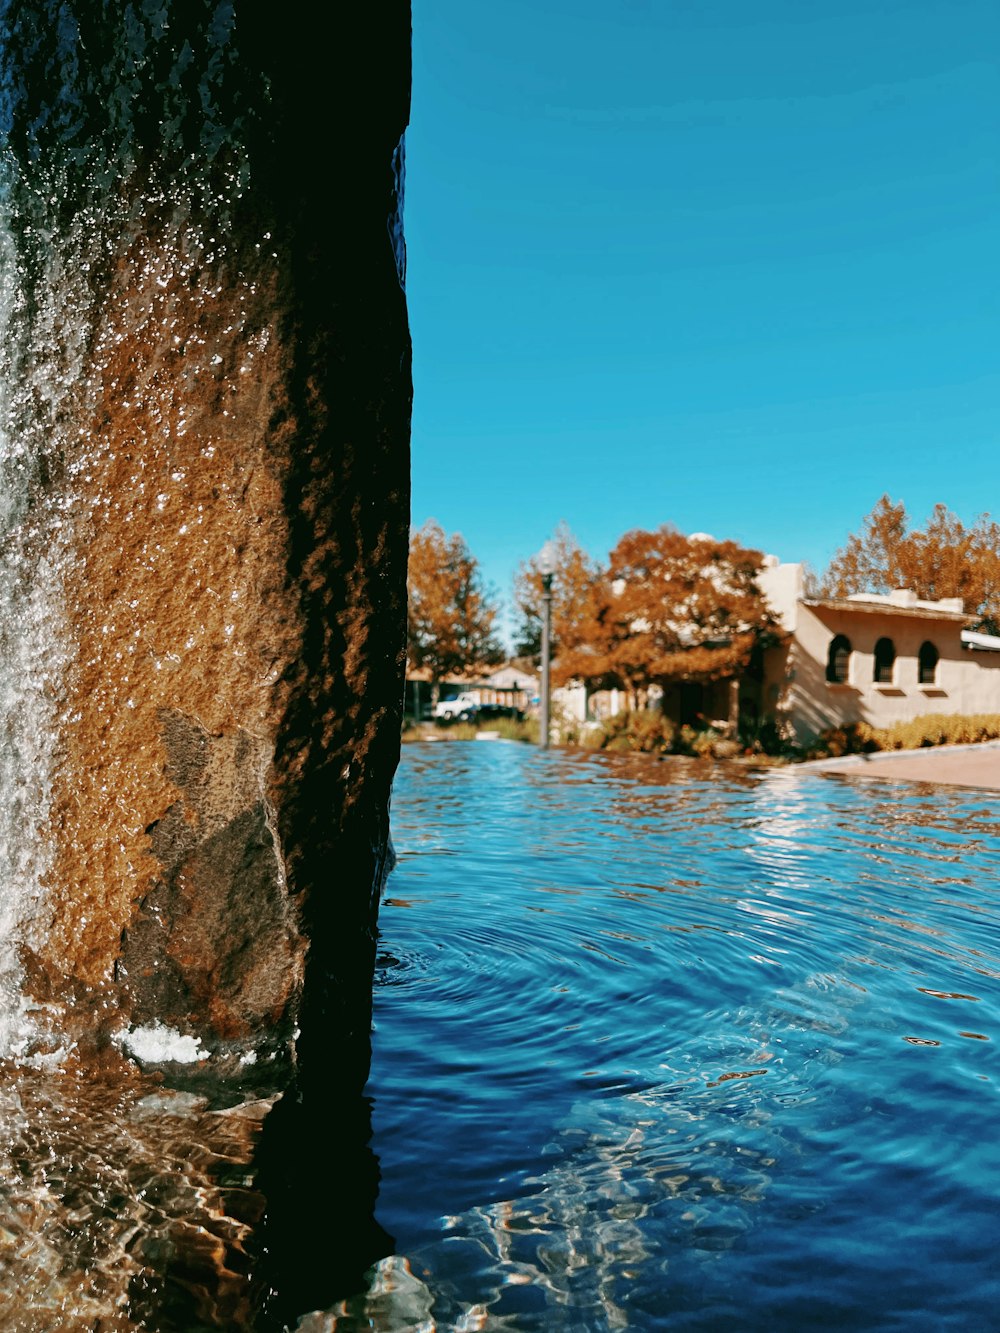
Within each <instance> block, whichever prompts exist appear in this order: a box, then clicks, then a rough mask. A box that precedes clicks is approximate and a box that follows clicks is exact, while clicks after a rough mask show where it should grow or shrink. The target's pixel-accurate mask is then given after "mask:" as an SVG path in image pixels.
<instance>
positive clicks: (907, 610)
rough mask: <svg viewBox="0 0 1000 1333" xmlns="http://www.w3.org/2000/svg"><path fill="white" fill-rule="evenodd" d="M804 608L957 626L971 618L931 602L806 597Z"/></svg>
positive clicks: (966, 622) (962, 612)
mask: <svg viewBox="0 0 1000 1333" xmlns="http://www.w3.org/2000/svg"><path fill="white" fill-rule="evenodd" d="M802 605H803V606H814V607H820V608H822V609H823V610H826V611H860V612H861V613H862V615H874V614H876V613H878V614H879V615H883V616H908V617H910V618H911V619H916V620H951V621H954V622H956V623H957V624H961V625H964V624H968V622H969V620H970V619H971V616H967V615H966V614H965V612H964V611H945V610H939V609H936V608H935V607H934V606H933V605H931V604H930V603H929V602H923V603H921V602H917V603H916V604H913V605H910V606H907V605H905V603H902V602H890V601H888V600H886V601H877V602H876V601H869V600H868V599H867V598H861V597H857V598H855V597H805V598H803V600H802Z"/></svg>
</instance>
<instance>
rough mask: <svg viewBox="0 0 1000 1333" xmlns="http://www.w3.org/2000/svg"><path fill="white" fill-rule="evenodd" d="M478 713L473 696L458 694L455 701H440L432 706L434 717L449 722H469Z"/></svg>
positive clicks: (477, 704)
mask: <svg viewBox="0 0 1000 1333" xmlns="http://www.w3.org/2000/svg"><path fill="white" fill-rule="evenodd" d="M478 712H479V703H478V701H477V699H476V696H475V695H474V694H460V695H459V696H458V698H457V699H440V700H439V701H438V702H437V703H436V704H435V705H434V716H435V717H436V718H439V719H442V720H447V721H451V722H455V721H459V722H471V721H472V719H473V718H474V717H475V716H476V714H477V713H478Z"/></svg>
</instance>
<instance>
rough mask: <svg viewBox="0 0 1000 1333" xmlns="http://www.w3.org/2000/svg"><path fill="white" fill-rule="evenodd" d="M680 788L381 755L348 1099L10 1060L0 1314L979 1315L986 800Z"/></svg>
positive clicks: (443, 1322) (101, 1321)
mask: <svg viewBox="0 0 1000 1333" xmlns="http://www.w3.org/2000/svg"><path fill="white" fill-rule="evenodd" d="M660 773H663V774H664V778H665V780H664V781H663V782H662V783H661V784H659V783H658V776H659V774H660ZM668 778H669V766H666V765H658V766H657V765H651V764H647V765H646V766H645V767H644V768H641V767H639V766H637V765H635V764H633V763H631V762H629V763H624V764H622V765H621V766H620V767H618V766H616V764H615V763H613V762H612V763H607V762H604V761H598V762H593V763H591V762H588V761H585V760H581V759H580V758H578V757H576V756H571V757H566V756H562V755H559V754H555V753H554V754H550V755H548V756H543V755H540V754H538V753H536V752H533V751H530V750H527V749H522V748H520V747H516V746H502V745H496V746H461V745H458V744H455V745H449V746H439V747H434V749H433V750H431V748H430V747H428V749H427V750H426V751H419V750H409V751H408V752H407V754H406V757H405V761H404V767H403V770H402V772H401V776H400V780H399V784H398V788H397V792H396V798H395V822H396V838H397V843H398V850H399V855H400V860H399V865H398V868H397V870H396V871H395V872H394V875H393V877H392V879H391V881H390V891H389V894H388V895H387V897H386V899H385V901H384V902H383V905H382V939H381V948H380V953H379V958H378V967H377V988H376V1004H375V1028H374V1036H373V1044H374V1064H373V1071H372V1078H371V1080H370V1083H369V1088H368V1095H367V1097H360V1096H357V1095H352V1094H351V1093H350V1091H349V1089H347V1088H346V1087H339V1086H338V1081H337V1079H338V1068H339V1067H338V1066H337V1064H336V1063H332V1064H330V1065H328V1066H327V1067H326V1069H325V1070H324V1071H323V1074H324V1077H325V1079H326V1090H325V1092H324V1093H323V1094H322V1095H318V1094H315V1095H311V1096H310V1097H308V1098H306V1099H305V1100H304V1101H300V1100H299V1099H297V1098H296V1097H295V1096H291V1097H288V1098H286V1099H285V1100H284V1101H283V1102H281V1103H280V1104H279V1105H278V1106H277V1107H276V1108H275V1109H274V1110H273V1111H272V1112H271V1113H270V1116H269V1117H268V1119H267V1120H266V1121H265V1125H266V1131H265V1134H264V1135H263V1136H261V1134H260V1132H259V1115H260V1113H261V1112H262V1111H263V1110H264V1105H263V1104H257V1105H256V1106H254V1105H252V1104H251V1105H248V1106H246V1107H242V1108H239V1109H236V1108H233V1109H230V1110H228V1111H225V1110H222V1109H219V1107H218V1106H217V1105H216V1104H215V1103H214V1102H213V1101H211V1100H210V1099H209V1098H208V1097H207V1096H206V1095H205V1090H204V1089H202V1090H200V1091H199V1092H198V1093H197V1094H195V1093H190V1092H189V1093H178V1092H176V1091H174V1092H171V1091H169V1090H168V1089H167V1088H165V1087H164V1086H163V1085H160V1084H152V1083H150V1082H149V1081H148V1080H143V1079H140V1078H139V1077H138V1076H137V1075H135V1074H134V1072H131V1073H130V1072H128V1071H127V1070H125V1069H124V1068H123V1067H122V1066H121V1064H120V1063H119V1062H117V1061H112V1062H109V1063H107V1064H106V1065H99V1066H96V1067H95V1066H91V1067H89V1068H88V1069H86V1070H82V1069H81V1070H80V1072H79V1076H78V1075H77V1074H75V1073H72V1072H61V1073H60V1072H57V1071H55V1070H52V1069H49V1070H46V1069H37V1070H16V1071H15V1070H8V1071H6V1072H5V1073H4V1075H3V1077H2V1078H0V1155H2V1161H3V1169H2V1172H0V1178H2V1180H3V1185H2V1188H0V1228H2V1233H3V1239H4V1245H3V1246H2V1247H0V1279H2V1280H0V1326H3V1327H10V1328H12V1329H17V1330H22V1329H23V1330H26V1331H27V1333H33V1331H34V1330H38V1333H42V1330H50V1329H52V1330H54V1329H59V1330H60V1331H61V1330H63V1329H66V1330H71V1329H75V1328H81V1329H82V1328H98V1329H101V1330H104V1331H105V1333H107V1331H108V1330H110V1331H111V1333H115V1331H116V1330H118V1329H122V1330H124V1329H128V1328H133V1327H149V1328H156V1329H160V1330H164V1331H165V1333H171V1331H172V1330H178V1331H179V1330H183V1331H184V1333H192V1331H194V1330H200V1329H211V1328H247V1329H250V1328H255V1329H258V1330H280V1329H282V1328H284V1327H287V1328H289V1329H291V1328H297V1329H299V1330H300V1331H301V1333H331V1331H332V1330H335V1329H336V1330H355V1329H357V1330H360V1329H376V1330H382V1331H383V1333H402V1331H403V1330H414V1333H416V1331H417V1330H419V1333H430V1331H431V1330H434V1329H440V1330H445V1329H448V1330H451V1329H463V1330H471V1329H479V1328H482V1329H494V1328H498V1329H499V1328H511V1329H519V1330H539V1331H540V1333H544V1331H547V1330H551V1329H555V1330H566V1333H570V1331H571V1330H572V1333H576V1331H577V1330H595V1331H597V1330H605V1329H617V1328H633V1329H657V1328H662V1327H669V1328H671V1329H675V1328H677V1329H682V1330H688V1329H690V1330H698V1331H699V1333H708V1331H710V1330H713V1331H714V1330H716V1329H718V1328H720V1327H722V1326H724V1325H725V1324H727V1323H728V1324H730V1325H731V1326H732V1327H734V1328H739V1329H740V1330H750V1333H765V1330H766V1333H799V1331H800V1330H801V1329H803V1328H815V1327H828V1328H836V1329H852V1330H853V1329H861V1328H878V1329H880V1330H882V1329H890V1330H892V1329H899V1330H904V1329H905V1330H906V1331H907V1333H910V1331H911V1330H917V1333H931V1331H932V1330H933V1331H934V1333H937V1330H938V1329H940V1328H941V1327H947V1326H948V1323H949V1320H950V1319H951V1318H952V1314H953V1312H954V1311H956V1310H957V1311H959V1312H960V1315H961V1323H960V1325H959V1326H961V1327H967V1328H988V1327H991V1326H992V1321H993V1318H994V1311H995V1308H996V1301H997V1299H998V1298H1000V1289H998V1286H1000V1284H998V1280H997V1278H996V1276H995V1264H994V1262H993V1253H992V1251H993V1245H992V1238H993V1235H994V1234H995V1218H994V1214H995V1199H996V1194H997V1191H998V1189H1000V1168H998V1164H997V1160H996V1155H995V1153H994V1152H993V1149H992V1142H993V1134H994V1120H995V1105H996V1080H997V1076H998V1068H997V1057H996V1049H997V1041H996V1038H997V1035H998V1032H1000V987H998V985H997V976H998V975H1000V949H998V945H997V940H998V938H1000V936H998V933H997V929H996V927H997V916H998V907H997V902H996V893H995V888H994V886H993V881H992V878H991V875H992V867H993V866H994V865H995V863H996V853H997V851H998V850H1000V824H998V816H1000V804H998V805H997V806H996V807H995V808H994V807H990V806H986V805H984V804H983V801H982V799H981V798H980V799H977V800H971V799H970V797H969V795H968V794H967V793H962V792H960V791H958V790H956V789H949V790H947V791H942V792H940V793H936V794H932V793H928V792H927V791H925V790H914V789H909V788H904V787H900V788H897V789H894V790H892V791H889V790H887V789H886V788H884V787H879V788H878V794H877V795H876V794H874V793H872V792H871V790H870V789H869V788H866V787H864V786H861V785H852V784H850V783H845V782H843V781H839V780H831V779H826V778H823V777H806V776H805V775H794V774H793V775H781V776H780V777H779V778H778V779H777V780H775V779H773V778H771V777H756V778H755V777H748V775H746V774H743V773H741V774H738V775H736V776H735V777H734V778H733V780H732V781H730V780H729V778H728V777H727V776H726V775H725V774H719V773H717V772H716V773H714V774H711V775H709V774H707V773H706V772H705V770H699V771H697V772H695V771H694V770H688V771H687V772H686V773H685V774H682V778H681V780H678V781H674V780H672V779H670V780H668ZM699 793H700V795H701V798H702V799H703V806H702V807H701V811H700V813H699V805H698V799H699ZM632 794H634V796H635V809H634V818H633V817H632V816H631V815H630V810H631V809H632V806H631V804H630V801H631V796H632ZM955 848H961V853H960V858H961V859H960V862H959V863H958V868H957V872H956V875H955V879H956V880H957V878H959V877H961V879H962V885H961V888H960V889H959V888H957V887H956V884H955V883H954V882H952V877H951V874H950V872H947V874H946V875H945V876H942V873H941V866H942V857H943V856H945V855H948V856H950V855H951V854H952V852H953V849H955ZM947 864H948V865H949V866H950V865H952V864H953V863H951V862H948V863H947ZM944 879H947V882H943V880H944ZM313 1054H314V1056H315V1057H316V1059H317V1060H318V1058H319V1055H320V1050H319V1046H318V1045H317V1046H316V1047H314V1050H313ZM314 1070H316V1071H317V1086H318V1081H319V1073H318V1071H319V1065H318V1064H316V1065H314ZM372 1128H374V1136H372V1135H371V1131H372ZM262 1137H263V1138H264V1140H265V1142H264V1147H263V1148H262V1147H261V1138H262ZM369 1140H370V1142H369ZM945 1240H946V1244H945ZM305 1310H309V1311H311V1313H308V1314H302V1313H301V1312H302V1311H305ZM952 1322H954V1320H952Z"/></svg>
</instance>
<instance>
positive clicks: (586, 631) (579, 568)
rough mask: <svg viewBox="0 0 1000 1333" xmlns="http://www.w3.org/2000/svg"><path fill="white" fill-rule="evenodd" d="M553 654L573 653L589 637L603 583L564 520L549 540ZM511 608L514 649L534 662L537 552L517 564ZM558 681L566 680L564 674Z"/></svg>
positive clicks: (538, 611)
mask: <svg viewBox="0 0 1000 1333" xmlns="http://www.w3.org/2000/svg"><path fill="white" fill-rule="evenodd" d="M551 551H552V556H553V566H554V572H553V577H552V653H553V656H554V657H555V658H556V659H557V666H558V659H559V658H560V657H565V655H566V654H567V653H574V652H575V651H576V650H577V649H578V648H579V647H580V646H581V644H583V643H586V642H587V641H588V640H589V639H591V638H593V635H594V629H595V626H594V623H593V622H594V616H595V612H596V610H597V609H598V607H599V605H600V603H601V597H602V593H603V589H604V585H605V583H606V575H605V571H604V570H602V568H601V567H600V566H599V565H598V564H596V563H595V562H594V561H593V560H592V559H591V558H590V556H589V555H588V554H587V552H586V551H585V550H584V549H583V547H582V546H581V545H580V543H579V542H578V541H577V540H576V538H575V537H574V536H573V534H572V532H570V530H569V527H568V525H567V524H566V523H560V524H559V526H558V527H557V528H556V532H555V536H554V537H553V539H552V542H551ZM514 606H515V609H516V611H517V615H518V623H517V626H516V629H515V634H514V646H515V651H516V652H517V653H519V654H520V655H522V656H524V657H532V658H535V659H536V660H537V659H538V657H539V655H540V653H541V638H542V576H541V574H540V573H539V571H538V556H533V557H532V559H531V560H527V561H524V562H522V564H521V565H520V566H519V567H518V571H517V573H516V574H515V576H514ZM559 678H560V680H564V679H566V676H565V672H561V673H560V677H559Z"/></svg>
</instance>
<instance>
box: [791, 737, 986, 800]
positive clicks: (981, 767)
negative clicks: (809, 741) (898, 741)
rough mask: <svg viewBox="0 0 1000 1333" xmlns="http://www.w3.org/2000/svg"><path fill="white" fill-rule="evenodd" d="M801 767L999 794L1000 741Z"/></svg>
mask: <svg viewBox="0 0 1000 1333" xmlns="http://www.w3.org/2000/svg"><path fill="white" fill-rule="evenodd" d="M801 767H802V768H811V769H815V770H816V771H817V772H820V773H843V774H844V775H845V776H850V777H852V778H891V779H892V780H893V781H895V782H899V781H910V782H939V783H944V784H946V785H948V786H959V787H982V788H984V789H985V790H987V791H1000V741H983V742H982V743H981V744H979V745H935V746H931V747H929V748H927V749H925V750H891V751H887V752H877V753H875V754H871V755H868V754H856V755H849V756H847V757H845V758H843V759H815V760H812V761H811V762H810V763H808V764H802V765H801Z"/></svg>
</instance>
